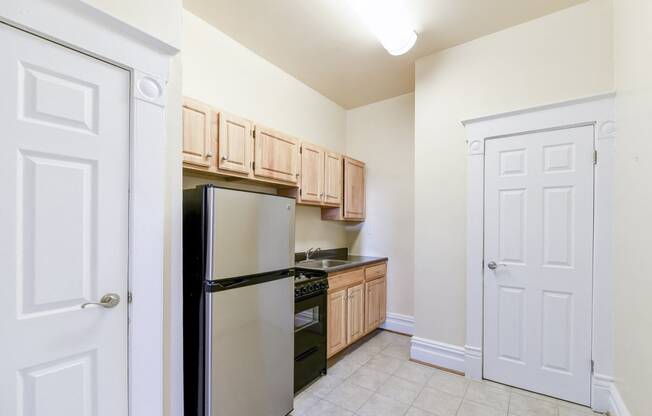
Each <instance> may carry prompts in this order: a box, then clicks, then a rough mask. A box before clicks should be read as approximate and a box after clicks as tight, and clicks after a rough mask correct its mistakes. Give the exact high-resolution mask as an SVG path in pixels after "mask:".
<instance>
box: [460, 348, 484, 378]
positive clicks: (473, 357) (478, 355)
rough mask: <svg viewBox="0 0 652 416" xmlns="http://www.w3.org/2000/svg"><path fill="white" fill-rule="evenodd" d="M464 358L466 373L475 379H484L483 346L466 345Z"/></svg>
mask: <svg viewBox="0 0 652 416" xmlns="http://www.w3.org/2000/svg"><path fill="white" fill-rule="evenodd" d="M464 358H465V360H466V362H465V370H464V375H466V376H467V377H468V378H471V379H473V380H482V348H479V347H473V346H471V345H465V346H464Z"/></svg>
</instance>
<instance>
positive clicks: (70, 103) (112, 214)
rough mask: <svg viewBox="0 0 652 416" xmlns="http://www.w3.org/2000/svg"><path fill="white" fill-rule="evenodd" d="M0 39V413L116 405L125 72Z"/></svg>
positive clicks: (123, 409)
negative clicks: (110, 297)
mask: <svg viewBox="0 0 652 416" xmlns="http://www.w3.org/2000/svg"><path fill="white" fill-rule="evenodd" d="M0 45H3V46H2V55H3V56H2V59H1V60H0V91H2V99H1V100H0V126H1V127H2V129H1V131H0V201H1V203H0V282H1V284H2V287H1V289H0V334H1V335H0V415H3V416H4V415H7V416H9V415H11V416H14V415H16V416H91V415H93V416H116V415H126V414H127V301H126V300H127V250H128V183H129V73H128V72H127V71H125V70H122V69H120V68H117V67H115V66H113V65H110V64H107V63H105V62H102V61H99V60H96V59H93V58H91V57H89V56H86V55H83V54H81V53H78V52H75V51H72V50H70V49H67V48H65V47H63V46H60V45H58V44H55V43H52V42H49V41H46V40H43V39H41V38H38V37H36V36H32V35H30V34H27V33H25V32H22V31H20V30H17V29H15V28H12V27H9V26H6V25H4V24H0ZM110 293H114V294H116V295H117V296H119V297H120V302H119V303H118V304H117V305H115V306H114V307H112V308H104V307H101V306H95V305H90V306H88V307H86V308H82V307H81V305H82V304H83V303H85V302H99V301H100V298H102V297H103V295H105V294H110ZM111 304H112V303H111V302H107V305H106V306H110V305H111Z"/></svg>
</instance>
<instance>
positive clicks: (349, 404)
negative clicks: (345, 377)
mask: <svg viewBox="0 0 652 416" xmlns="http://www.w3.org/2000/svg"><path fill="white" fill-rule="evenodd" d="M373 393H374V392H373V391H371V390H368V389H365V388H364V387H360V386H357V385H355V384H353V383H351V382H349V381H345V382H344V383H342V384H341V385H339V386H337V387H336V388H335V389H334V390H333V391H332V392H330V393H329V394H328V396H326V400H328V401H329V402H331V403H334V404H336V405H338V406H340V407H343V408H344V409H346V410H349V411H351V412H355V411H357V410H358V409H359V408H360V407H362V405H363V404H364V402H366V401H367V400H368V399H369V397H371V395H372V394H373Z"/></svg>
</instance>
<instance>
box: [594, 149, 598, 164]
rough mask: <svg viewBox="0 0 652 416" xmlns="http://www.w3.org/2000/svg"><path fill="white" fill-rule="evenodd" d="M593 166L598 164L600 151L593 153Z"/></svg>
mask: <svg viewBox="0 0 652 416" xmlns="http://www.w3.org/2000/svg"><path fill="white" fill-rule="evenodd" d="M593 164H594V165H597V164H598V151H597V150H594V151H593Z"/></svg>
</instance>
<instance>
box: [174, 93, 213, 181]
mask: <svg viewBox="0 0 652 416" xmlns="http://www.w3.org/2000/svg"><path fill="white" fill-rule="evenodd" d="M182 113H183V149H182V152H183V161H184V163H188V164H191V165H194V166H198V167H205V168H208V167H209V166H210V165H211V158H212V157H214V151H215V142H214V134H213V124H214V119H215V113H214V110H213V109H212V108H211V107H209V106H207V105H205V104H202V103H200V102H198V101H195V100H192V99H190V98H184V100H183V108H182Z"/></svg>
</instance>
